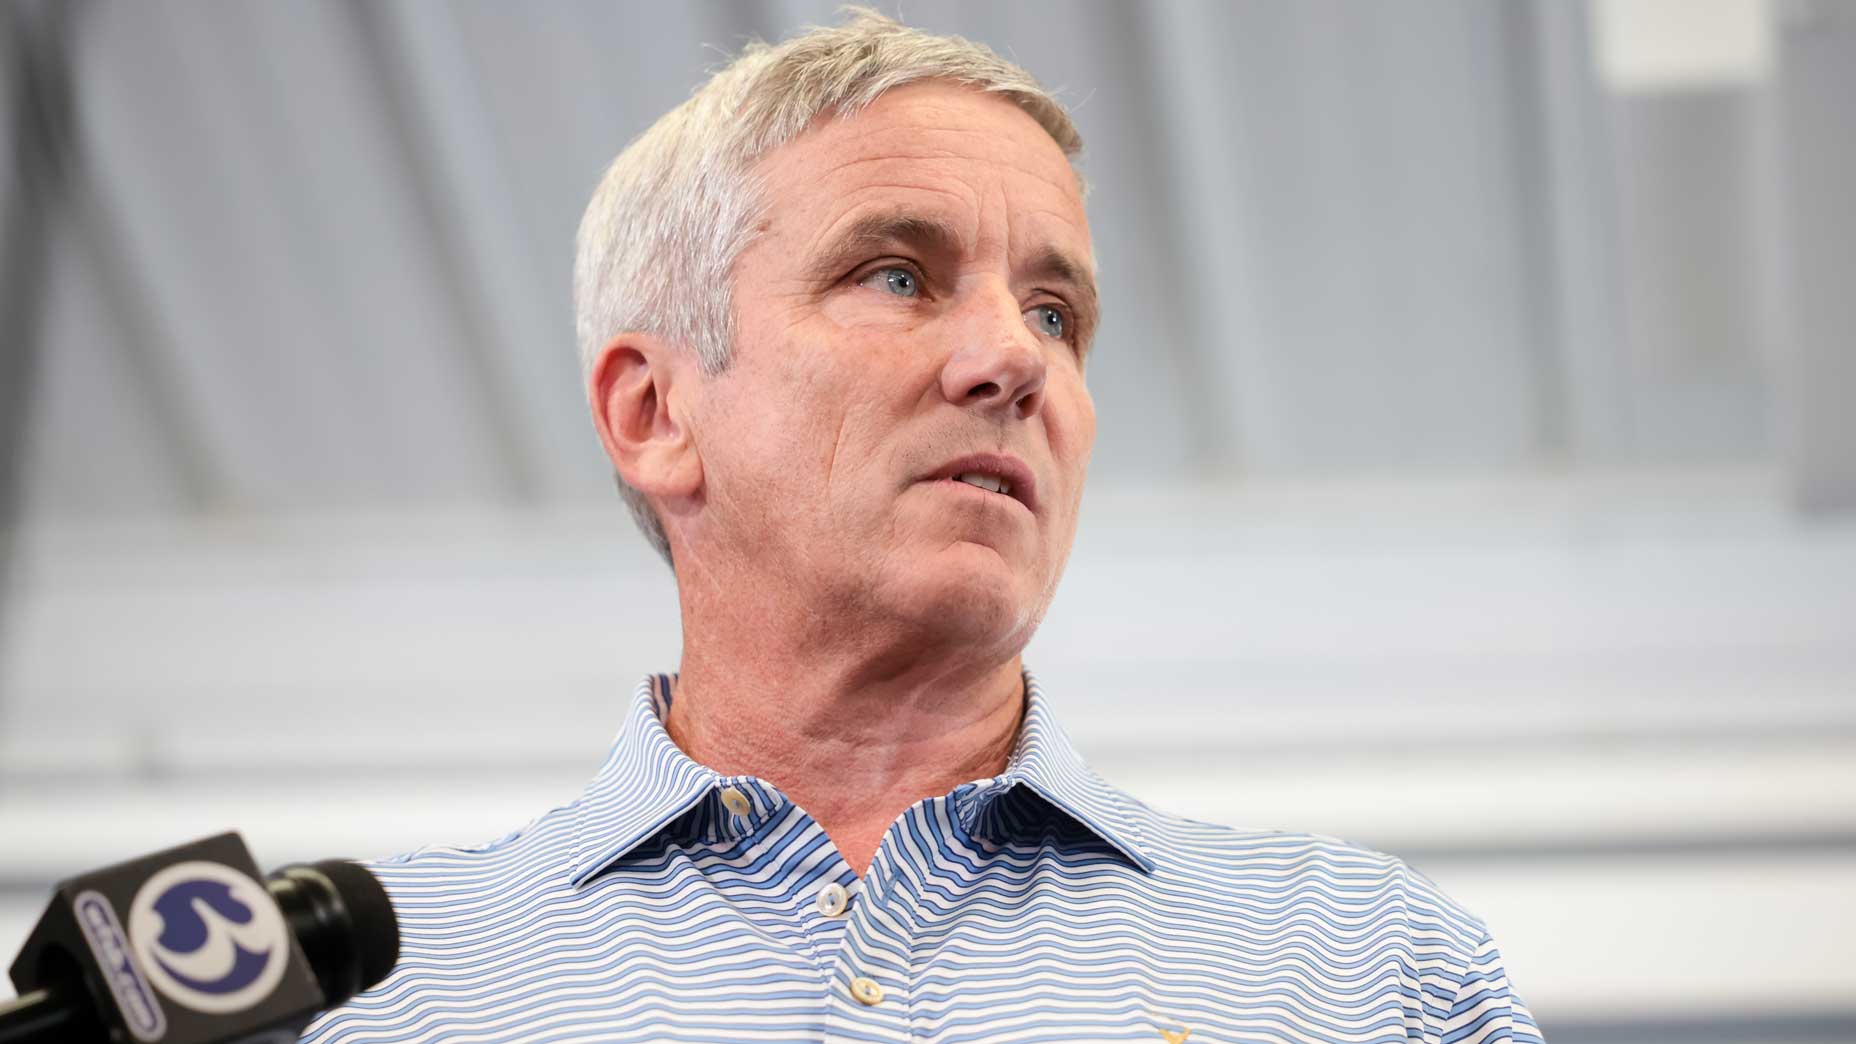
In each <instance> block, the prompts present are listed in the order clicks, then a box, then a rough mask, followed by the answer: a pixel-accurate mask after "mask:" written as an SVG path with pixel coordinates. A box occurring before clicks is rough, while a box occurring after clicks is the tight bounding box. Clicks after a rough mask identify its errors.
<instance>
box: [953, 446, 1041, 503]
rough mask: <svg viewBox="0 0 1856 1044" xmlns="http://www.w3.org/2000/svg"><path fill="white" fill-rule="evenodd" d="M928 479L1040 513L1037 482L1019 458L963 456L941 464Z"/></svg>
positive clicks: (984, 455)
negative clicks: (961, 486)
mask: <svg viewBox="0 0 1856 1044" xmlns="http://www.w3.org/2000/svg"><path fill="white" fill-rule="evenodd" d="M927 478H928V479H929V480H930V481H935V480H938V481H942V482H959V483H962V484H964V485H968V486H972V487H974V488H975V489H982V490H985V491H986V492H988V493H995V494H998V495H999V496H1002V497H1007V498H1009V499H1012V500H1016V501H1018V502H1019V503H1020V504H1022V505H1024V507H1025V509H1026V510H1028V511H1034V512H1035V511H1036V510H1037V480H1036V479H1034V478H1033V477H1032V475H1031V469H1030V468H1029V467H1027V466H1026V465H1025V462H1024V461H1021V460H1019V459H1018V458H1017V457H1011V456H1005V455H1003V454H991V453H983V454H976V455H973V456H967V457H961V458H960V459H958V460H952V461H949V462H948V463H946V464H944V465H942V466H941V467H940V468H939V469H937V470H936V471H935V472H934V473H933V474H932V475H929V476H927Z"/></svg>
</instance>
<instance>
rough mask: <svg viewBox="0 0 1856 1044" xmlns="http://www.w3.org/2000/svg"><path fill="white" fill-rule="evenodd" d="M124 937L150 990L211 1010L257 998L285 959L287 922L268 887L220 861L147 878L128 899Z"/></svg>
mask: <svg viewBox="0 0 1856 1044" xmlns="http://www.w3.org/2000/svg"><path fill="white" fill-rule="evenodd" d="M129 938H130V940H131V941H132V942H133V943H134V946H135V951H136V956H138V957H140V958H141V963H142V967H143V968H144V969H145V970H146V971H147V973H148V978H149V981H151V982H152V983H154V985H155V988H156V989H158V990H160V991H161V992H162V993H163V994H165V995H167V996H168V997H170V998H172V999H173V1000H175V1001H176V1002H178V1003H180V1004H183V1005H185V1006H187V1007H189V1008H192V1009H194V1010H195V1011H203V1012H208V1013H212V1014H225V1013H228V1012H235V1011H243V1010H245V1009H246V1008H250V1007H252V1006H253V1005H256V1004H257V1003H258V1002H260V1001H262V1000H264V998H266V997H268V996H270V995H271V991H272V990H274V989H276V987H277V983H278V982H279V980H281V979H282V978H283V974H284V969H285V968H286V967H287V966H288V965H289V963H290V929H289V926H288V925H286V924H285V923H284V919H283V914H281V913H280V912H279V911H278V909H277V904H276V903H275V902H273V901H272V900H271V896H270V893H269V892H268V891H267V890H266V889H265V887H264V886H263V885H261V884H259V883H258V882H256V881H254V880H252V879H251V878H249V877H246V876H245V875H244V874H242V873H239V872H238V871H237V870H234V869H232V868H231V867H229V866H225V865H223V864H220V863H208V862H204V861H197V860H196V861H192V862H186V863H176V864H175V865H173V866H169V867H164V868H162V869H161V870H160V871H159V872H158V873H156V874H154V875H153V876H152V877H150V878H149V879H148V880H147V882H145V883H144V884H143V885H142V887H141V889H140V890H139V891H137V892H136V894H135V901H134V902H133V903H131V904H130V906H129Z"/></svg>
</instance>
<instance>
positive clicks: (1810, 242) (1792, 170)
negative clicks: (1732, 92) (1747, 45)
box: [1774, 4, 1856, 513]
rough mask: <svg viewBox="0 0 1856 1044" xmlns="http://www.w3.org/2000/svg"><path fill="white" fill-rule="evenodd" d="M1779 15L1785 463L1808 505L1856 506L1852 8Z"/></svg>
mask: <svg viewBox="0 0 1856 1044" xmlns="http://www.w3.org/2000/svg"><path fill="white" fill-rule="evenodd" d="M1786 10H1787V14H1788V17H1786V18H1784V20H1783V21H1782V23H1781V25H1780V27H1779V33H1780V35H1779V61H1778V82H1777V84H1776V85H1775V87H1776V91H1777V95H1778V97H1777V106H1778V113H1779V130H1778V133H1777V135H1776V136H1775V137H1776V144H1777V148H1778V151H1779V160H1778V163H1777V165H1776V166H1777V168H1778V173H1777V178H1776V189H1777V191H1776V193H1774V194H1775V195H1776V196H1777V206H1776V207H1775V208H1774V209H1775V212H1776V215H1777V217H1778V219H1779V220H1780V222H1781V223H1782V231H1781V233H1780V235H1779V236H1778V239H1779V244H1778V246H1779V256H1778V258H1777V262H1778V264H1779V265H1780V268H1781V271H1782V273H1783V277H1782V278H1781V279H1780V280H1778V283H1779V286H1778V287H1777V289H1778V290H1779V292H1780V293H1781V294H1782V295H1783V296H1782V297H1781V299H1780V302H1779V306H1778V311H1779V313H1780V316H1781V318H1782V327H1781V328H1782V330H1783V331H1784V337H1783V339H1782V342H1781V344H1780V346H1779V348H1778V351H1777V352H1776V354H1775V357H1776V360H1777V362H1778V365H1779V378H1780V381H1779V386H1780V392H1781V397H1780V400H1779V401H1780V403H1781V407H1780V408H1781V411H1782V412H1781V417H1780V430H1781V439H1782V445H1783V447H1784V450H1783V452H1784V456H1785V470H1786V477H1787V480H1788V484H1789V486H1790V492H1791V496H1792V499H1793V502H1794V504H1796V506H1797V507H1798V508H1799V509H1800V510H1801V511H1804V512H1806V513H1828V512H1848V511H1851V510H1856V206H1852V204H1851V186H1856V108H1852V107H1851V104H1850V99H1852V98H1856V8H1852V7H1850V6H1847V5H1838V4H1808V5H1807V4H1799V5H1794V6H1792V7H1790V8H1788V9H1786Z"/></svg>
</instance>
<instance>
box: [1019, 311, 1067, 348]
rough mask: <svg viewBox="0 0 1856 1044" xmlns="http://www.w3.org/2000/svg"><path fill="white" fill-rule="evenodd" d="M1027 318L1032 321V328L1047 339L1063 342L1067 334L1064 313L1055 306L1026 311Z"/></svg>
mask: <svg viewBox="0 0 1856 1044" xmlns="http://www.w3.org/2000/svg"><path fill="white" fill-rule="evenodd" d="M1025 318H1026V319H1029V320H1031V326H1032V328H1033V329H1035V330H1037V332H1039V333H1041V334H1043V335H1044V336H1046V337H1055V338H1058V339H1059V340H1061V339H1062V338H1063V335H1064V333H1065V332H1066V330H1065V328H1064V325H1063V311H1062V309H1059V308H1058V307H1056V306H1055V305H1037V306H1035V307H1032V308H1027V309H1025Z"/></svg>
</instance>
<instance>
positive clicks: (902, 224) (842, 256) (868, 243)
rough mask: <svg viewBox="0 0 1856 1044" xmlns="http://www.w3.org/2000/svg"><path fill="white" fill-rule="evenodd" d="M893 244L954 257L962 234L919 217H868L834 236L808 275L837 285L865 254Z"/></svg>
mask: <svg viewBox="0 0 1856 1044" xmlns="http://www.w3.org/2000/svg"><path fill="white" fill-rule="evenodd" d="M892 244H903V245H905V246H909V247H913V248H915V249H917V250H921V251H923V252H925V253H936V254H954V253H958V252H959V251H960V234H959V233H958V232H956V231H954V227H953V226H952V225H949V224H947V223H946V222H943V221H938V220H936V219H934V218H927V217H922V216H920V215H918V214H902V213H897V214H868V215H865V216H864V217H861V218H858V219H857V220H856V221H855V222H852V224H851V227H850V228H848V229H845V230H844V231H843V232H840V233H839V234H838V235H837V236H835V237H833V238H832V239H831V240H830V241H829V242H828V243H827V244H826V245H825V246H824V248H823V249H821V250H820V251H819V252H818V255H817V257H816V258H814V259H813V261H812V263H811V264H810V265H808V266H807V274H808V275H809V276H811V277H812V278H813V279H814V280H816V281H817V282H819V283H831V282H835V281H837V279H838V278H839V277H840V276H842V275H844V271H845V269H847V268H849V267H850V266H851V265H853V264H855V263H857V262H858V261H861V260H863V259H864V258H863V255H864V254H865V253H867V252H869V251H871V250H875V249H877V248H879V247H885V246H890V245H892Z"/></svg>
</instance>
